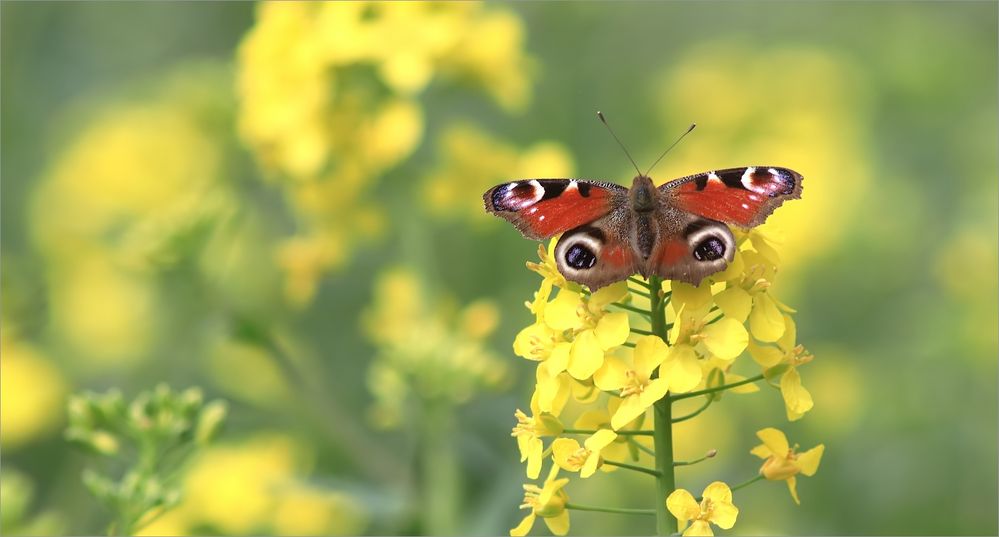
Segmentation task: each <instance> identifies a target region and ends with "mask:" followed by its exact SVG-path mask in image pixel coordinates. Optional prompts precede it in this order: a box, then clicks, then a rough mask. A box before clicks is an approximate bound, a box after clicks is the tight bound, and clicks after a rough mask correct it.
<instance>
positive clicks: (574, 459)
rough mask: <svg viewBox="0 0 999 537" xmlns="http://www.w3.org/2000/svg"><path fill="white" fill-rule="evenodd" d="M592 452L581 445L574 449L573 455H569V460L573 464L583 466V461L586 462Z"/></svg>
mask: <svg viewBox="0 0 999 537" xmlns="http://www.w3.org/2000/svg"><path fill="white" fill-rule="evenodd" d="M590 453H592V451H590V450H588V449H586V448H584V447H581V448H579V449H577V450H576V451H574V452H573V453H572V455H569V459H568V462H569V464H570V465H572V466H582V465H583V463H585V462H586V459H588V458H589V457H590Z"/></svg>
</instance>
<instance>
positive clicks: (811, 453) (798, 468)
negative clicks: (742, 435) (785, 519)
mask: <svg viewBox="0 0 999 537" xmlns="http://www.w3.org/2000/svg"><path fill="white" fill-rule="evenodd" d="M756 436H758V437H759V438H760V440H762V441H763V443H762V444H760V445H758V446H756V447H754V448H753V449H752V451H751V452H750V453H752V454H753V455H756V456H757V457H759V458H761V459H764V462H763V466H762V467H760V475H762V476H763V477H765V478H767V479H769V480H771V481H786V482H787V488H788V490H789V491H790V492H791V498H792V499H794V503H796V504H799V505H800V504H801V500H799V499H798V488H797V480H796V479H795V476H796V475H798V474H799V473H800V474H802V475H806V476H809V477H810V476H813V475H815V472H817V471H818V470H819V462H820V461H821V460H822V453H823V452H824V451H825V449H826V447H825V445H823V444H819V445H817V446H815V447H813V448H812V449H810V450H808V451H805V452H804V453H797V452H796V450H797V445H795V446H794V447H791V445H790V444H788V442H787V437H786V436H784V433H783V432H781V431H780V430H778V429H774V428H773V427H767V428H766V429H760V430H759V431H757V432H756Z"/></svg>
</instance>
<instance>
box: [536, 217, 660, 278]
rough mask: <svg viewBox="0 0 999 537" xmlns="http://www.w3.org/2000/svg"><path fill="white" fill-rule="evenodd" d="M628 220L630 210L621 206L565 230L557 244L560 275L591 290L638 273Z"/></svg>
mask: <svg viewBox="0 0 999 537" xmlns="http://www.w3.org/2000/svg"><path fill="white" fill-rule="evenodd" d="M629 218H630V215H629V211H628V209H627V207H619V208H617V209H615V210H614V211H612V212H611V213H610V214H608V215H607V216H605V217H603V218H601V219H599V220H597V221H595V222H591V223H588V224H584V225H582V226H579V227H577V228H574V229H571V230H569V231H566V232H565V233H564V234H563V235H562V236H561V237H559V240H558V242H557V243H556V244H555V264H556V266H558V270H559V272H561V273H562V275H563V276H565V277H566V279H568V280H570V281H574V282H577V283H581V284H583V285H585V286H587V287H589V288H590V290H592V291H596V290H597V289H599V288H601V287H603V286H605V285H609V284H611V283H614V282H617V281H621V280H623V279H625V278H627V277H628V276H631V275H632V274H635V273H636V272H639V271H640V270H639V266H638V264H637V263H636V259H637V258H636V256H635V252H634V250H633V248H632V246H631V243H630V242H629V241H628V230H629V226H630V223H629Z"/></svg>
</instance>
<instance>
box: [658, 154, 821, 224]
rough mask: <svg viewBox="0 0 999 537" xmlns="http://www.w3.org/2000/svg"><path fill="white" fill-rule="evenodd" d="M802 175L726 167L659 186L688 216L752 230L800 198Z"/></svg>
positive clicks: (763, 168) (765, 168) (771, 169)
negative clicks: (781, 208)
mask: <svg viewBox="0 0 999 537" xmlns="http://www.w3.org/2000/svg"><path fill="white" fill-rule="evenodd" d="M801 180H802V177H801V174H799V173H798V172H795V171H794V170H789V169H787V168H778V167H774V166H749V167H746V168H729V169H725V170H717V171H711V172H706V173H699V174H697V175H690V176H687V177H683V178H680V179H676V180H673V181H670V182H668V183H666V184H664V185H662V186H660V187H659V190H660V192H662V193H663V194H665V195H666V197H667V199H668V200H669V202H670V204H671V205H673V206H675V207H677V208H679V209H681V210H683V211H687V212H689V213H693V214H695V215H698V216H703V217H705V218H709V219H712V220H718V221H720V222H724V223H726V224H733V225H737V226H740V227H753V226H758V225H760V224H762V223H763V221H764V220H766V219H767V217H768V216H770V214H771V213H773V212H774V209H776V208H777V207H779V206H780V205H781V203H783V202H784V201H785V200H789V199H797V198H800V197H801Z"/></svg>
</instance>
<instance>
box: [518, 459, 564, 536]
mask: <svg viewBox="0 0 999 537" xmlns="http://www.w3.org/2000/svg"><path fill="white" fill-rule="evenodd" d="M558 470H559V467H558V465H552V469H551V472H549V473H548V477H547V478H546V479H545V482H544V484H543V486H541V487H539V486H537V485H534V484H525V485H524V503H522V504H521V505H520V508H521V509H529V510H530V512H529V513H528V514H527V516H525V517H524V519H523V520H521V521H520V524H518V525H517V527H515V528H513V529H511V530H510V535H512V536H514V537H522V536H524V535H527V533H528V532H529V531H531V528H532V527H533V526H534V521H535V520H536V519H537V517H541V520H544V521H545V525H546V526H548V529H549V530H551V532H552V533H554V534H555V535H565V534H566V533H569V511H567V510H566V509H565V505H566V504H567V503H568V502H569V495H568V494H566V493H565V491H564V490H562V489H563V488H565V486H566V485H567V484H569V479H568V478H562V479H556V477H558Z"/></svg>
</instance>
